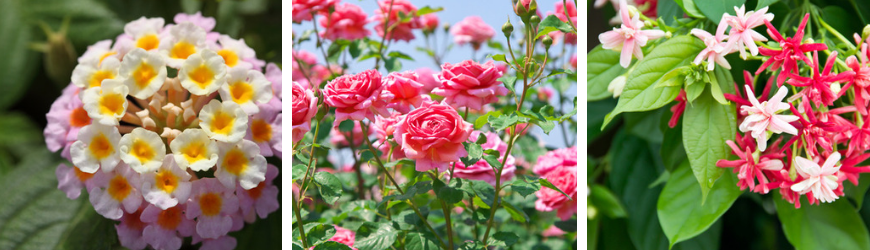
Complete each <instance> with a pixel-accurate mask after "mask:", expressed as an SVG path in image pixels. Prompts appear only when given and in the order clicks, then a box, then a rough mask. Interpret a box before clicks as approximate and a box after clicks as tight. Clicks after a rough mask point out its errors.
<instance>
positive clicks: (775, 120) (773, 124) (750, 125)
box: [739, 85, 798, 151]
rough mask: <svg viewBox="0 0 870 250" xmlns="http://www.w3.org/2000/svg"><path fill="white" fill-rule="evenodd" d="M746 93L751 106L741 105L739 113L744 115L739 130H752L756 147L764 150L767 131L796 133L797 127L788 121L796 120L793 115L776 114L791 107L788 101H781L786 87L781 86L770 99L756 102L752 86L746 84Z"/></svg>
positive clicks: (786, 92) (786, 91) (786, 90)
mask: <svg viewBox="0 0 870 250" xmlns="http://www.w3.org/2000/svg"><path fill="white" fill-rule="evenodd" d="M746 94H747V95H748V97H749V101H750V102H751V103H752V106H741V107H740V113H741V114H743V115H746V118H745V119H744V120H743V123H741V124H740V127H739V128H740V132H748V131H752V134H751V135H752V137H753V138H755V139H756V140H757V143H758V149H759V150H761V151H764V150H765V149H766V148H767V132H768V131H770V132H772V133H777V134H779V133H782V132H786V133H789V134H792V135H797V132H798V131H797V129H796V128H795V127H794V126H792V125H791V124H789V122H793V121H797V120H798V117H797V116H795V115H778V114H776V113H778V112H779V111H782V110H787V109H789V107H791V106H790V105H789V104H788V103H784V102H782V99H783V98H785V95H786V94H788V89H787V88H786V87H785V86H783V87H780V88H779V90H778V91H777V92H776V94H775V95H773V98H771V99H770V101H765V102H763V103H758V100H757V99H755V94H754V93H752V88H750V87H749V86H748V85H747V86H746Z"/></svg>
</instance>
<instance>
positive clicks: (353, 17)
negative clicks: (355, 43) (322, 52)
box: [320, 3, 369, 40]
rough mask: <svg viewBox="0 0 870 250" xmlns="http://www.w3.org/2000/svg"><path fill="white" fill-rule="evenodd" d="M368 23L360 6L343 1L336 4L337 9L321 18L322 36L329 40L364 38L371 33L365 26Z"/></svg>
mask: <svg viewBox="0 0 870 250" xmlns="http://www.w3.org/2000/svg"><path fill="white" fill-rule="evenodd" d="M367 23H368V20H367V16H366V13H365V12H363V10H362V9H360V7H359V6H356V5H353V4H350V3H343V4H340V5H336V6H335V11H334V12H332V13H329V14H328V15H327V16H326V17H325V18H323V19H320V26H323V28H324V31H321V32H320V36H321V37H323V38H326V39H329V40H338V39H347V40H356V39H362V38H365V37H366V36H368V35H369V31H368V30H367V29H366V28H365V25H366V24H367Z"/></svg>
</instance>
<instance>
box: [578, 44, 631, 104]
mask: <svg viewBox="0 0 870 250" xmlns="http://www.w3.org/2000/svg"><path fill="white" fill-rule="evenodd" d="M626 70H627V69H625V68H623V67H622V65H619V52H616V51H613V50H609V49H604V48H601V45H598V46H595V48H594V49H592V51H589V54H587V55H586V101H587V102H591V101H597V100H602V99H605V98H608V97H610V96H612V95H613V94H611V93H610V91H607V86H608V85H610V81H613V79H614V78H616V77H617V76H620V75H622V74H625V71H626Z"/></svg>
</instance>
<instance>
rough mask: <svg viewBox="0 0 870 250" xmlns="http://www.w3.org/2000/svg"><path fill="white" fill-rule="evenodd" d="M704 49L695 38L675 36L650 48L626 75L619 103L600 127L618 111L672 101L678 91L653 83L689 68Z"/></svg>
mask: <svg viewBox="0 0 870 250" xmlns="http://www.w3.org/2000/svg"><path fill="white" fill-rule="evenodd" d="M704 48H706V46H705V45H704V43H703V42H701V40H698V39H697V38H695V37H692V36H677V37H674V38H671V39H669V40H667V41H665V42H664V43H662V44H660V45H659V46H658V47H656V48H655V49H653V51H652V52H651V53H650V54H649V55H647V56H646V57H644V59H643V60H641V61H640V62H638V64H637V66H636V68H635V69H634V70H633V71H632V72H631V73H630V74H629V75H628V79H627V80H626V84H625V88H624V89H623V91H622V95H621V96H620V97H619V103H617V104H616V108H614V109H613V112H611V113H610V114H608V115H607V116H606V117H605V120H604V126H606V125H607V123H609V122H610V121H611V120H612V119H613V118H614V117H616V115H618V114H620V113H622V112H637V111H647V110H653V109H657V108H660V107H662V106H664V105H665V104H668V103H670V102H671V101H673V100H674V98H676V97H677V95H678V94H679V93H680V88H677V87H662V88H656V87H655V83H656V82H658V81H659V79H660V78H661V77H662V76H664V75H665V74H666V73H667V72H670V71H671V70H673V69H675V68H678V67H682V66H685V65H689V63H691V61H692V59H694V58H695V56H696V55H697V54H698V53H699V52H700V51H701V50H702V49H704Z"/></svg>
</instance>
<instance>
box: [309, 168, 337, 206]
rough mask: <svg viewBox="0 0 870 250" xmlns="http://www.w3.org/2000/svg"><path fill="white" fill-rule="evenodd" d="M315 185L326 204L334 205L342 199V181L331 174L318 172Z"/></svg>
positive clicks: (315, 176) (315, 175)
mask: <svg viewBox="0 0 870 250" xmlns="http://www.w3.org/2000/svg"><path fill="white" fill-rule="evenodd" d="M314 183H317V189H319V190H320V195H321V196H323V201H326V203H334V202H335V201H337V200H338V198H340V197H341V181H340V180H339V179H338V177H335V175H332V174H331V173H329V172H317V173H315V174H314Z"/></svg>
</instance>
